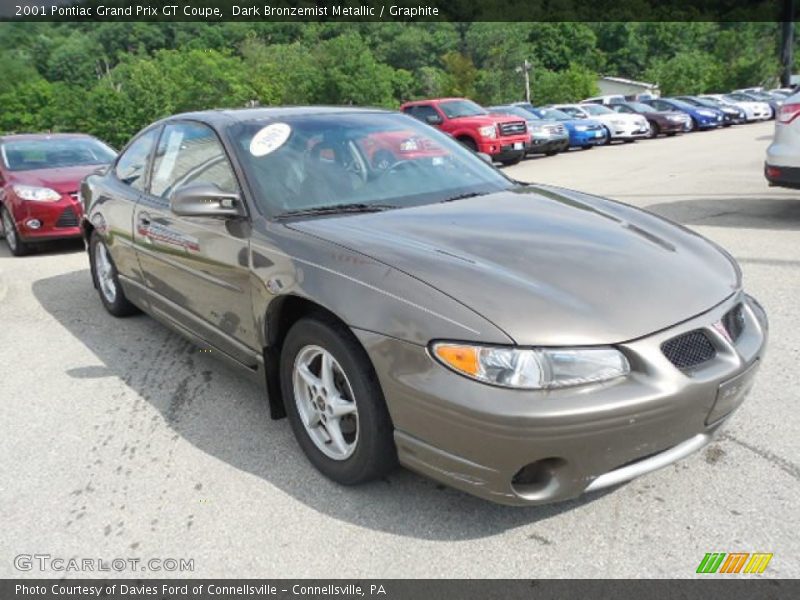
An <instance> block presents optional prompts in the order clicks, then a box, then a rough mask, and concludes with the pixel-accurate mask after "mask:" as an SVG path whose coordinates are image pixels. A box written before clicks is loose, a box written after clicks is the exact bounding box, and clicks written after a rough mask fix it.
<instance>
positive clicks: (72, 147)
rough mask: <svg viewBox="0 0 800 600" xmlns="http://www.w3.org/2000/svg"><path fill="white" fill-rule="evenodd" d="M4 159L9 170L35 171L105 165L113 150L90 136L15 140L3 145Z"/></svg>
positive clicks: (114, 154)
mask: <svg viewBox="0 0 800 600" xmlns="http://www.w3.org/2000/svg"><path fill="white" fill-rule="evenodd" d="M2 154H3V162H4V163H5V165H6V168H8V170H9V171H34V170H37V169H58V168H63V167H80V166H89V165H105V164H108V163H110V162H111V161H113V160H114V157H115V156H116V153H115V152H114V151H113V150H112V149H111V148H109V147H108V146H106V145H105V144H103V143H102V142H100V141H99V140H95V139H93V138H72V139H58V138H50V139H43V140H18V141H12V142H6V143H4V144H3V146H2Z"/></svg>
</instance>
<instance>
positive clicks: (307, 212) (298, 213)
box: [278, 202, 397, 219]
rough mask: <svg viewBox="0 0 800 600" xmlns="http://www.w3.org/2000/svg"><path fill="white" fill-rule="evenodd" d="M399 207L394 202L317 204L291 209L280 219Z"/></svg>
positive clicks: (365, 211)
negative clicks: (310, 206)
mask: <svg viewBox="0 0 800 600" xmlns="http://www.w3.org/2000/svg"><path fill="white" fill-rule="evenodd" d="M391 208H397V206H395V205H394V204H367V203H364V202H352V203H349V204H333V205H331V206H315V207H313V208H298V209H296V210H289V211H286V212H285V213H283V214H281V215H279V216H278V218H279V219H285V218H288V217H307V216H317V215H337V214H343V213H370V212H381V211H384V210H389V209H391Z"/></svg>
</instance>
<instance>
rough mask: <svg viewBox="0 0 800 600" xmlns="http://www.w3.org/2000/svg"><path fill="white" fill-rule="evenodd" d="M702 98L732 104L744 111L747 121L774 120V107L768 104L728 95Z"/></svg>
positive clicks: (708, 95) (713, 95) (707, 95)
mask: <svg viewBox="0 0 800 600" xmlns="http://www.w3.org/2000/svg"><path fill="white" fill-rule="evenodd" d="M700 98H710V99H711V100H719V101H720V102H724V103H726V104H732V105H733V106H735V107H737V108H741V109H742V110H743V111H744V115H745V120H747V121H748V122H751V121H767V120H769V119H771V118H772V107H771V106H770V105H769V104H767V103H766V102H756V101H753V100H745V99H742V98H741V96H740V97H739V98H736V97H733V96H730V95H728V94H705V95H703V96H700Z"/></svg>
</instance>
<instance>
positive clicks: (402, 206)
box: [82, 107, 767, 504]
mask: <svg viewBox="0 0 800 600" xmlns="http://www.w3.org/2000/svg"><path fill="white" fill-rule="evenodd" d="M82 195H83V198H84V200H85V201H86V203H87V207H88V209H87V212H86V215H85V218H84V222H83V224H84V231H85V235H86V239H87V242H88V247H89V256H90V263H91V268H92V276H93V280H94V284H95V287H96V288H97V289H98V292H99V295H100V299H101V301H102V303H103V304H104V305H105V307H106V309H107V310H108V311H109V312H110V313H111V314H113V315H116V316H123V315H127V314H131V313H133V312H135V311H136V310H137V309H141V310H144V311H146V312H148V313H149V314H151V315H152V316H154V317H157V318H158V319H160V320H161V321H163V322H165V323H166V324H168V325H170V326H172V327H173V328H175V329H176V330H178V331H179V332H181V333H182V334H184V335H186V336H188V337H189V338H190V339H192V340H194V341H195V342H196V343H198V344H200V345H202V346H204V347H207V348H210V349H213V350H214V353H215V354H217V355H219V356H220V357H223V358H224V359H226V360H228V361H229V362H231V363H232V364H235V365H238V366H240V367H242V368H243V371H244V372H245V373H249V374H251V375H252V376H253V377H254V378H255V379H258V380H259V381H261V382H263V383H265V385H266V388H267V392H268V393H267V397H268V400H269V405H270V411H271V415H272V416H273V417H275V418H277V417H281V416H283V415H284V414H288V417H289V420H290V423H291V425H292V428H293V430H294V433H295V435H296V437H297V440H298V442H299V444H300V446H301V447H302V449H303V451H304V452H305V454H306V455H307V456H308V458H309V459H310V461H311V462H312V463H313V464H314V465H315V466H316V467H317V468H318V469H319V470H320V471H321V472H322V473H323V474H325V475H326V476H328V477H329V478H331V479H333V480H335V481H337V482H340V483H342V484H356V483H360V482H365V481H368V480H372V479H375V478H378V477H381V476H383V475H385V474H386V473H388V472H389V471H390V470H391V469H392V468H393V467H395V465H396V464H397V462H398V461H399V462H400V463H401V464H403V465H405V466H407V467H409V468H411V469H414V470H416V471H418V472H421V473H423V474H425V475H428V476H429V477H432V478H434V479H437V480H439V481H442V482H444V483H447V484H449V485H451V486H453V487H456V488H459V489H461V490H465V491H467V492H469V493H472V494H476V495H478V496H481V497H483V498H487V499H490V500H494V501H497V502H502V503H506V504H536V503H544V502H551V501H555V500H562V499H566V498H571V497H575V496H577V495H580V494H582V493H583V492H587V491H593V490H597V489H601V488H605V487H608V486H611V485H614V484H616V483H619V482H622V481H627V480H629V479H631V478H633V477H636V476H638V475H641V474H643V473H647V472H650V471H653V470H655V469H657V468H659V467H663V466H664V465H667V464H670V463H672V462H674V461H676V460H679V459H681V458H683V457H684V456H686V455H688V454H690V453H691V452H693V451H695V450H697V449H699V448H701V447H702V446H703V445H705V444H707V443H708V442H709V441H710V440H711V439H712V438H713V435H714V433H715V432H716V431H717V430H718V428H719V427H720V425H721V424H722V423H723V422H724V421H725V420H726V419H727V418H728V417H729V416H730V415H731V413H732V412H733V411H734V409H736V408H737V407H738V406H739V404H740V403H741V402H742V400H743V398H744V396H745V394H746V393H747V391H748V390H749V388H750V386H751V383H752V380H753V377H754V374H755V371H756V369H757V368H758V366H759V362H760V358H761V356H762V353H763V350H764V345H765V342H766V337H767V320H766V316H765V314H764V311H763V310H762V308H761V307H760V305H759V304H758V303H757V302H756V301H755V300H754V299H753V298H752V297H750V296H748V295H746V294H745V293H744V292H743V290H742V283H741V276H740V271H739V269H738V267H737V265H736V263H735V262H734V260H733V259H732V258H731V257H730V256H729V255H728V254H726V253H725V252H724V251H723V250H721V249H720V248H719V247H717V246H716V245H714V244H713V243H711V242H709V241H708V240H706V239H704V238H702V237H701V236H699V235H697V234H695V233H692V232H691V231H688V230H687V229H684V228H682V227H679V226H677V225H674V224H672V223H670V222H668V221H666V220H664V219H662V218H660V217H657V216H655V215H652V214H649V213H647V212H643V211H640V210H637V209H635V208H632V207H630V206H626V205H623V204H619V203H616V202H613V201H610V200H606V199H603V198H598V197H595V196H591V195H587V194H583V193H578V192H572V191H566V190H562V189H558V188H553V187H547V186H538V185H527V184H523V183H520V182H517V181H514V180H512V179H510V178H508V177H507V176H505V175H504V174H503V173H501V172H500V171H498V170H496V169H495V168H493V167H492V166H490V165H489V164H487V163H486V162H484V160H482V158H481V157H479V156H477V155H475V154H473V153H472V152H470V151H469V150H467V149H466V148H464V147H463V146H462V145H461V144H459V143H458V142H457V141H455V140H453V139H451V138H449V137H448V136H446V135H444V134H442V133H440V132H438V131H437V130H435V129H434V128H432V127H430V126H428V125H426V124H423V123H420V122H419V121H416V120H415V119H413V118H411V117H407V116H405V115H401V114H397V113H392V112H383V111H379V110H367V109H343V108H313V107H307V108H286V109H281V108H273V109H246V110H235V111H211V112H202V113H193V114H185V115H179V116H175V117H171V118H168V119H165V120H163V121H160V122H158V123H155V124H153V125H151V126H150V127H148V128H146V129H145V130H143V131H142V132H141V133H140V134H139V135H138V136H137V137H136V138H134V139H133V141H132V142H131V143H130V144H129V145H128V146H127V148H126V149H125V150H124V151H123V152H122V153H121V154H120V156H119V158H118V159H117V161H116V162H115V163H114V164H113V165H112V166H111V167H110V168H108V169H107V170H105V171H103V172H99V173H97V174H95V175H92V176H90V177H88V178H87V179H86V181H85V182H84V184H83V186H82Z"/></svg>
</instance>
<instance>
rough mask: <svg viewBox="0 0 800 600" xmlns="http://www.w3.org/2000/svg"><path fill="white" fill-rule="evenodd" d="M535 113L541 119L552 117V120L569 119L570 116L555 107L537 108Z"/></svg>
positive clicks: (570, 118)
mask: <svg viewBox="0 0 800 600" xmlns="http://www.w3.org/2000/svg"><path fill="white" fill-rule="evenodd" d="M536 113H537V114H538V115H539V116H540V117H541V118H542V119H552V120H553V121H571V120H572V117H571V116H569V115H568V114H567V113H565V112H562V111H560V110H558V109H555V108H537V109H536Z"/></svg>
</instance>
